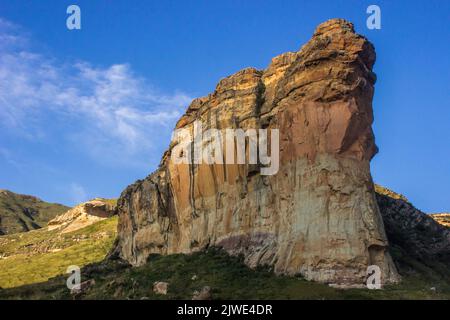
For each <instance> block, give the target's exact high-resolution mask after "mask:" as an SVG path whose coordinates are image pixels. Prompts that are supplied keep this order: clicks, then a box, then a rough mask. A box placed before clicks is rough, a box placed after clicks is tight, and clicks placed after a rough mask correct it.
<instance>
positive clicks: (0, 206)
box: [0, 190, 70, 235]
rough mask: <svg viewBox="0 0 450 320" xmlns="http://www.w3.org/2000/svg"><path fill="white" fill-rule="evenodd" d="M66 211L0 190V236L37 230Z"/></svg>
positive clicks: (58, 205)
mask: <svg viewBox="0 0 450 320" xmlns="http://www.w3.org/2000/svg"><path fill="white" fill-rule="evenodd" d="M68 209H70V208H69V207H66V206H63V205H61V204H57V203H48V202H45V201H42V200H40V199H39V198H36V197H33V196H27V195H21V194H16V193H13V192H10V191H6V190H0V235H1V234H11V233H17V232H24V231H29V230H34V229H39V228H41V227H44V226H45V225H46V224H47V222H48V221H49V220H51V219H53V218H54V217H56V216H57V215H59V214H62V213H64V212H65V211H67V210H68Z"/></svg>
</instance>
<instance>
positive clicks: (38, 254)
mask: <svg viewBox="0 0 450 320" xmlns="http://www.w3.org/2000/svg"><path fill="white" fill-rule="evenodd" d="M116 228H117V217H112V218H109V219H107V220H103V221H100V222H97V223H95V224H93V225H91V226H88V227H86V228H83V229H80V230H77V231H74V232H71V233H66V234H60V233H59V232H58V231H57V230H52V231H48V230H46V229H40V230H34V231H30V232H26V233H19V234H12V235H7V236H2V237H0V256H3V258H2V259H0V287H3V288H9V287H15V286H20V285H24V284H30V283H35V282H42V281H46V280H48V279H49V278H50V277H54V276H56V275H59V274H64V273H65V272H66V270H67V267H68V266H70V265H78V266H80V267H81V266H84V265H86V264H88V263H93V262H97V261H101V260H102V259H104V257H105V255H106V254H107V252H108V251H109V250H110V249H111V247H112V244H113V242H114V239H115V236H116ZM17 252H20V254H16V253H17Z"/></svg>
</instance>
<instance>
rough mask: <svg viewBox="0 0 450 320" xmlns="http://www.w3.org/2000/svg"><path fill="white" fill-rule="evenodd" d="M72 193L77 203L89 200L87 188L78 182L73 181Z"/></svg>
mask: <svg viewBox="0 0 450 320" xmlns="http://www.w3.org/2000/svg"><path fill="white" fill-rule="evenodd" d="M70 194H71V197H72V201H73V203H75V204H79V203H82V202H86V201H88V200H89V198H88V195H87V192H86V190H85V189H84V188H83V186H81V185H79V184H78V183H72V184H71V185H70Z"/></svg>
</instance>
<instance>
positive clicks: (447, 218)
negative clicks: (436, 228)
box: [430, 212, 450, 228]
mask: <svg viewBox="0 0 450 320" xmlns="http://www.w3.org/2000/svg"><path fill="white" fill-rule="evenodd" d="M430 216H431V217H432V218H433V219H434V220H435V221H436V222H437V223H439V224H441V225H443V226H445V227H447V228H450V213H445V212H444V213H433V214H430Z"/></svg>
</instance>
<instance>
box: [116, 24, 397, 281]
mask: <svg viewBox="0 0 450 320" xmlns="http://www.w3.org/2000/svg"><path fill="white" fill-rule="evenodd" d="M374 62H375V51H374V48H373V46H372V45H371V44H370V43H369V42H368V41H367V39H366V38H364V37H362V36H360V35H357V34H356V33H355V32H354V29H353V25H352V24H351V23H349V22H347V21H344V20H341V19H333V20H330V21H327V22H325V23H323V24H321V25H319V26H318V27H317V29H316V31H315V33H314V35H313V37H312V39H311V40H310V41H309V42H308V43H307V44H306V45H304V46H303V47H302V48H301V50H300V51H299V52H290V53H285V54H282V55H280V56H277V57H275V58H273V59H272V62H271V64H270V65H269V67H268V68H267V69H266V70H256V69H253V68H248V69H244V70H242V71H239V72H237V73H236V74H234V75H232V76H229V77H227V78H225V79H223V80H221V81H220V82H219V84H218V85H217V87H216V90H215V91H214V92H213V93H212V94H210V95H208V96H206V97H202V98H199V99H196V100H194V101H193V102H192V103H191V105H190V106H189V107H188V109H187V111H186V113H185V115H184V116H182V118H181V119H180V120H179V121H178V123H177V125H176V128H177V129H180V128H185V129H189V130H190V131H193V130H194V129H193V126H194V124H193V123H194V121H196V120H197V121H201V122H202V125H203V127H204V128H205V129H209V128H217V129H225V128H241V129H243V130H246V129H255V128H256V129H258V128H267V129H269V130H270V129H279V137H280V139H279V170H278V172H277V173H276V174H274V175H262V174H261V169H262V168H263V166H262V165H252V164H205V163H203V164H175V163H174V162H173V161H171V153H172V151H173V150H174V147H175V146H176V144H175V143H172V144H171V145H170V147H169V149H168V150H167V151H166V153H165V154H164V156H163V158H162V160H161V164H160V167H159V169H158V170H157V171H156V172H154V173H153V174H151V175H150V176H148V177H147V178H146V179H144V180H141V181H137V182H136V183H135V184H133V185H131V186H129V187H128V188H127V189H126V190H125V191H124V192H123V193H122V195H121V197H120V199H119V201H118V214H119V229H118V232H119V239H118V242H117V246H116V248H115V251H114V254H116V255H119V256H120V257H121V258H123V259H125V260H128V261H129V262H130V263H132V264H133V265H140V264H143V263H145V262H146V259H147V257H148V256H149V255H150V254H152V253H159V254H171V253H180V252H181V253H189V252H193V251H196V250H201V249H203V248H206V247H208V246H217V247H222V248H223V249H225V250H226V251H228V252H229V253H230V254H232V255H240V254H242V255H243V256H244V258H245V262H246V263H247V264H248V265H249V266H250V267H255V266H257V265H269V266H272V267H273V269H274V271H275V272H276V273H281V274H291V275H292V274H302V275H303V276H305V277H306V278H307V279H311V280H316V281H320V282H325V283H329V284H333V285H338V286H362V285H364V284H365V279H366V270H367V267H368V266H369V265H374V264H375V265H378V266H379V267H380V268H381V270H382V282H383V283H391V282H396V281H398V279H399V277H398V274H397V271H396V269H395V266H394V264H393V262H392V259H391V257H390V255H389V253H388V251H387V246H388V242H387V238H386V234H385V230H384V226H383V221H382V219H381V216H380V212H379V209H378V206H377V203H376V199H375V193H374V186H373V182H372V178H371V175H370V167H369V162H370V160H371V158H372V157H373V156H374V154H375V153H376V152H377V147H376V146H375V143H374V137H373V133H372V129H371V124H372V121H373V115H372V97H373V92H374V89H373V86H374V83H375V80H376V77H375V74H374V73H373V72H372V66H373V64H374Z"/></svg>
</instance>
